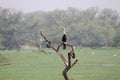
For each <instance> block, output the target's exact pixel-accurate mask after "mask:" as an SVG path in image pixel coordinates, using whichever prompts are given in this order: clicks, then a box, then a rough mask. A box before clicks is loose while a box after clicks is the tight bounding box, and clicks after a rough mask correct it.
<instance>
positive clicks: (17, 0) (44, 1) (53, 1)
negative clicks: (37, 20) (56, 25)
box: [0, 0, 120, 12]
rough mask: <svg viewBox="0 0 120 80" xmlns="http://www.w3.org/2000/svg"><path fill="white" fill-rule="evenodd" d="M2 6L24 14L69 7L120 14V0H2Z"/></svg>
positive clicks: (0, 3)
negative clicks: (106, 10)
mask: <svg viewBox="0 0 120 80" xmlns="http://www.w3.org/2000/svg"><path fill="white" fill-rule="evenodd" d="M0 6H1V7H3V8H12V9H16V10H20V11H23V12H33V11H38V10H40V11H52V10H55V9H67V8H68V7H74V8H77V9H81V10H84V9H87V8H90V7H98V8H100V9H104V8H110V9H113V10H117V11H119V12H120V0H0Z"/></svg>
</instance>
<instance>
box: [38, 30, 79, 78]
mask: <svg viewBox="0 0 120 80" xmlns="http://www.w3.org/2000/svg"><path fill="white" fill-rule="evenodd" d="M40 34H41V36H42V37H43V38H44V39H45V42H47V43H48V44H47V46H48V47H49V48H52V49H53V50H54V51H56V52H57V53H58V55H59V56H60V58H61V60H62V61H63V62H64V64H65V66H66V68H65V69H64V70H63V72H62V74H63V76H64V79H65V80H69V78H68V76H67V72H68V71H69V70H70V69H71V68H72V67H73V66H74V65H75V64H76V63H77V61H78V59H76V60H75V61H74V62H73V63H72V64H71V58H73V59H74V58H75V52H74V47H73V46H72V45H70V44H68V43H66V46H68V47H71V51H70V52H69V53H68V61H67V60H66V59H65V57H64V56H63V54H62V53H61V52H60V51H59V49H60V47H61V46H62V45H63V43H61V44H59V45H58V46H57V47H55V46H53V45H52V43H51V41H49V40H48V39H47V38H46V37H45V36H44V35H43V33H42V32H41V33H40Z"/></svg>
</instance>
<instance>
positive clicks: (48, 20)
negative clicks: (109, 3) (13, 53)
mask: <svg viewBox="0 0 120 80" xmlns="http://www.w3.org/2000/svg"><path fill="white" fill-rule="evenodd" d="M62 27H66V30H67V36H68V41H69V43H71V44H73V45H76V46H87V47H103V46H109V47H111V46H113V47H117V46H120V14H119V12H117V11H115V10H111V9H102V10H100V9H99V8H95V7H92V8H88V9H86V10H78V9H75V8H71V7H70V8H68V9H67V10H54V11H49V12H45V11H36V12H31V13H22V12H20V11H16V10H13V9H4V8H0V48H1V49H14V48H20V46H21V45H25V44H28V45H31V46H38V45H37V44H38V43H39V37H40V36H39V32H40V31H42V32H43V33H45V34H46V36H47V37H48V38H49V39H50V40H51V41H53V42H54V43H59V42H60V41H61V36H62V35H63V34H62V32H63V31H62Z"/></svg>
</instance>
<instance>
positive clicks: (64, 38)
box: [62, 27, 67, 49]
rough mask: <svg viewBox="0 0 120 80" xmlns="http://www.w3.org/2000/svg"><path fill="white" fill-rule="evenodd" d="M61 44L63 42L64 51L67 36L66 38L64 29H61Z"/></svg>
mask: <svg viewBox="0 0 120 80" xmlns="http://www.w3.org/2000/svg"><path fill="white" fill-rule="evenodd" d="M62 42H63V49H66V43H67V36H66V31H65V27H63V36H62Z"/></svg>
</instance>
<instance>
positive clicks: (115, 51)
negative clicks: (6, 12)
mask: <svg viewBox="0 0 120 80" xmlns="http://www.w3.org/2000/svg"><path fill="white" fill-rule="evenodd" d="M75 52H76V56H77V58H78V59H79V61H78V63H77V64H76V65H75V66H74V67H73V68H72V69H71V70H70V71H69V73H68V76H69V78H70V80H120V49H119V48H100V49H88V48H84V49H77V50H76V51H75ZM51 53H52V54H44V53H43V52H40V51H32V50H22V51H16V50H12V51H0V80H64V78H63V76H62V71H63V69H64V67H65V66H64V64H63V62H62V61H61V59H60V58H59V56H58V55H57V54H56V53H55V52H54V51H51ZM64 55H65V56H66V55H67V53H66V51H64ZM7 64H8V65H7Z"/></svg>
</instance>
